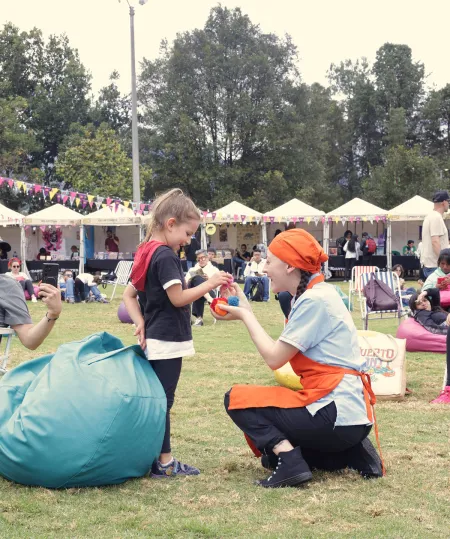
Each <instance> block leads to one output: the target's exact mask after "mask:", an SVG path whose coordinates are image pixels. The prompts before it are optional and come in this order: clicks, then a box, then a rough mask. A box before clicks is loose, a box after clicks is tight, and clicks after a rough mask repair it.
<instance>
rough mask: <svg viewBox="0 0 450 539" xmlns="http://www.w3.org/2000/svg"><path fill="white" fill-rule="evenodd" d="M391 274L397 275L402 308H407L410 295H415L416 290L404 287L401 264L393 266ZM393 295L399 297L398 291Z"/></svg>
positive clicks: (403, 271) (403, 273)
mask: <svg viewBox="0 0 450 539" xmlns="http://www.w3.org/2000/svg"><path fill="white" fill-rule="evenodd" d="M392 272H393V273H396V274H397V275H398V280H399V283H400V290H401V291H402V303H403V305H404V306H408V305H409V298H410V296H411V294H415V292H416V289H415V288H413V287H408V288H406V287H405V279H404V278H403V277H404V275H405V270H404V269H403V266H402V265H401V264H395V266H394V267H393V268H392ZM395 282H396V281H394V283H395ZM395 294H396V295H397V297H398V296H399V293H398V291H396V292H395Z"/></svg>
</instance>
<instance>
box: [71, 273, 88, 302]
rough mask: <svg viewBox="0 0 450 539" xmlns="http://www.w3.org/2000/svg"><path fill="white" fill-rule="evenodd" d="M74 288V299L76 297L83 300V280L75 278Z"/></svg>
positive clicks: (84, 289)
mask: <svg viewBox="0 0 450 539" xmlns="http://www.w3.org/2000/svg"><path fill="white" fill-rule="evenodd" d="M74 289H75V290H74V295H75V299H77V300H78V301H85V300H86V287H85V284H84V283H83V281H82V280H81V279H78V277H77V278H76V279H75V284H74Z"/></svg>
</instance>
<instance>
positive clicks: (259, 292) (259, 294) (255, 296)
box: [250, 279, 264, 301]
mask: <svg viewBox="0 0 450 539" xmlns="http://www.w3.org/2000/svg"><path fill="white" fill-rule="evenodd" d="M250 298H251V300H252V301H262V300H263V298H264V285H263V282H262V281H261V279H258V280H257V281H256V283H255V284H254V285H253V286H252V289H251V291H250Z"/></svg>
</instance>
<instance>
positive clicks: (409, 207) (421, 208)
mask: <svg viewBox="0 0 450 539" xmlns="http://www.w3.org/2000/svg"><path fill="white" fill-rule="evenodd" d="M432 209H433V203H432V202H430V201H429V200H427V199H426V198H423V197H421V196H419V195H416V196H413V197H412V198H410V199H409V200H407V201H406V202H403V203H402V204H399V205H398V206H396V207H395V208H392V210H390V211H389V212H388V217H389V219H390V220H391V221H423V220H424V219H425V217H426V216H427V214H429V213H430V212H431V211H432Z"/></svg>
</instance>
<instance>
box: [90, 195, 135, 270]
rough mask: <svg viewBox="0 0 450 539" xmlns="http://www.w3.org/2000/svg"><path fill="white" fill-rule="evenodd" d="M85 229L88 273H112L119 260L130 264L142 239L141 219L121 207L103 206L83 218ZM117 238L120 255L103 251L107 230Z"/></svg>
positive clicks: (131, 211) (130, 210)
mask: <svg viewBox="0 0 450 539" xmlns="http://www.w3.org/2000/svg"><path fill="white" fill-rule="evenodd" d="M82 224H83V226H84V229H85V246H86V248H85V252H86V261H85V263H86V267H87V268H88V269H89V270H90V271H94V270H99V271H111V270H114V269H115V267H116V266H117V263H118V261H120V260H127V261H132V260H133V258H134V253H135V252H136V249H137V246H138V245H139V243H140V238H141V225H142V217H141V216H140V215H135V213H134V211H133V210H132V209H131V208H126V207H125V206H123V205H122V204H119V205H118V206H117V207H116V206H115V205H111V206H105V207H104V208H101V209H100V210H98V211H96V212H93V213H91V214H89V215H86V216H85V217H83V219H82ZM108 230H111V231H112V233H113V235H115V236H117V237H118V238H119V252H118V253H111V252H108V251H107V250H106V247H105V240H106V237H107V231H108Z"/></svg>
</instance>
